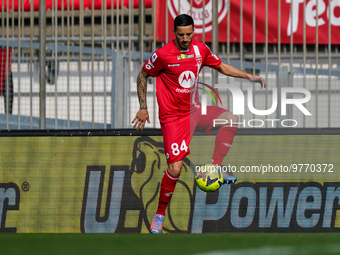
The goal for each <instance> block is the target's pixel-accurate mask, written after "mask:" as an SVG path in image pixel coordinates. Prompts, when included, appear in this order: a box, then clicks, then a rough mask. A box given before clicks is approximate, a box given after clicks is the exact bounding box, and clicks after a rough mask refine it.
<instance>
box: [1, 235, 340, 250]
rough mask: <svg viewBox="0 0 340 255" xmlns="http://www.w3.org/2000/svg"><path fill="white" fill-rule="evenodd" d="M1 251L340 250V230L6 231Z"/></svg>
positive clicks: (2, 238) (2, 237)
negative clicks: (151, 232) (87, 232)
mask: <svg viewBox="0 0 340 255" xmlns="http://www.w3.org/2000/svg"><path fill="white" fill-rule="evenodd" d="M0 250H1V254H10V255H15V254H20V255H21V254H25V255H31V254H32V255H38V254H44V255H47V254H48V255H53V254H58V255H60V254H62V255H66V254H72V255H75V254H82V255H97V254H98V255H103V254H110V255H112V254H136V255H143V254H161V255H167V254H169V255H170V254H171V255H172V254H176V255H177V254H178V255H187V254H191V255H243V254H245V255H253V254H256V255H257V254H258V255H260V254H261V255H267V254H268V255H269V254H274V255H294V254H299V255H300V254H303V255H307V254H308V255H314V254H315V255H320V254H323V255H325V254H340V233H285V234H280V233H275V234H272V233H221V234H164V235H151V234H5V233H1V234H0Z"/></svg>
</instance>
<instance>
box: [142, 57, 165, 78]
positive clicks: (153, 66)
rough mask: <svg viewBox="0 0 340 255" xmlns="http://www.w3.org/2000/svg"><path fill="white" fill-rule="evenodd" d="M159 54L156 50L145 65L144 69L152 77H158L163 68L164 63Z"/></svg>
mask: <svg viewBox="0 0 340 255" xmlns="http://www.w3.org/2000/svg"><path fill="white" fill-rule="evenodd" d="M158 54H159V52H158V51H155V52H154V53H153V54H152V55H151V57H150V58H149V59H148V60H147V61H146V62H145V63H144V65H143V71H144V72H146V73H147V74H148V75H150V76H152V77H156V76H157V75H158V73H159V71H160V70H162V69H163V63H162V60H161V58H160V57H159V56H158Z"/></svg>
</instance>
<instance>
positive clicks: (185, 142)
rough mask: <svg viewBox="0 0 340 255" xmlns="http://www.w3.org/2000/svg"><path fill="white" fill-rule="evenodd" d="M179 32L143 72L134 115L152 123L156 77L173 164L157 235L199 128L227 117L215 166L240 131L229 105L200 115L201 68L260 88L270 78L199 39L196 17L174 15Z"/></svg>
mask: <svg viewBox="0 0 340 255" xmlns="http://www.w3.org/2000/svg"><path fill="white" fill-rule="evenodd" d="M174 33H175V36H176V39H174V40H173V41H170V42H169V43H167V44H166V45H164V46H163V47H162V48H160V49H158V50H156V51H155V52H154V53H153V54H152V55H151V57H150V58H149V60H147V62H146V63H145V64H144V66H143V68H142V70H141V71H140V72H139V74H138V77H137V93H138V99H139V104H140V109H139V110H138V112H137V114H136V116H135V118H134V119H133V120H132V123H133V124H134V128H136V129H137V130H139V129H141V130H143V129H144V126H145V124H146V122H148V123H150V119H149V113H148V109H147V103H146V86H147V78H148V77H149V76H152V77H157V79H156V94H157V101H158V105H159V120H160V123H161V130H162V134H163V143H164V153H165V156H166V159H167V164H168V169H167V170H166V171H165V173H164V176H163V178H162V180H161V189H160V193H159V203H158V209H157V212H156V214H155V216H154V218H153V220H152V225H151V227H150V232H151V233H153V234H161V233H162V231H163V222H164V217H165V211H166V208H167V205H168V203H169V202H170V199H171V197H172V194H173V192H174V190H175V187H176V183H177V180H178V179H179V176H180V173H181V168H182V165H183V159H184V157H186V156H187V155H188V154H189V153H190V150H189V144H190V140H191V138H192V136H193V133H194V131H195V129H196V130H198V131H200V132H205V133H207V134H210V131H211V129H212V128H213V120H214V119H223V120H227V121H228V122H227V123H228V124H227V125H223V126H220V127H219V131H218V133H217V135H216V140H215V149H214V153H213V156H212V160H211V164H214V165H216V166H220V165H221V164H222V161H223V159H224V157H225V156H226V155H227V153H228V150H229V149H230V147H231V145H232V143H233V139H234V136H235V133H236V130H237V124H235V123H238V117H237V116H236V115H233V114H232V113H231V112H230V111H228V110H225V109H223V108H221V107H217V106H208V107H207V114H206V115H202V114H201V103H200V102H199V100H198V89H197V81H198V78H199V73H200V71H201V69H202V68H203V67H204V66H208V67H210V68H214V69H216V70H217V71H218V72H220V73H222V74H224V75H227V76H231V77H238V78H244V79H248V80H250V81H252V82H255V83H259V84H260V85H261V88H263V87H266V82H265V80H264V79H263V78H261V77H260V76H255V75H251V74H248V73H245V72H243V71H241V70H239V69H237V68H235V67H233V66H231V65H228V64H225V63H223V62H222V61H221V60H220V58H219V57H218V56H216V55H215V54H213V53H212V52H211V51H210V49H209V48H208V47H207V46H206V45H205V44H204V43H202V42H198V41H197V40H194V39H193V35H194V21H193V19H192V17H191V16H189V15H186V14H181V15H179V16H177V17H176V18H175V20H174ZM231 123H234V124H231ZM228 178H229V180H233V181H235V180H236V178H235V177H233V176H226V177H225V180H228ZM227 182H229V181H227Z"/></svg>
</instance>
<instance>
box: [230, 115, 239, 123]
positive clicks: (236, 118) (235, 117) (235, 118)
mask: <svg viewBox="0 0 340 255" xmlns="http://www.w3.org/2000/svg"><path fill="white" fill-rule="evenodd" d="M231 121H232V122H233V123H238V116H237V115H233V116H231Z"/></svg>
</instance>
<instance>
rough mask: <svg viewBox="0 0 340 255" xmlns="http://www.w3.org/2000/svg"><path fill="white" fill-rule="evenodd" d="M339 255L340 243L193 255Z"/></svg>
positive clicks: (270, 247) (197, 254) (269, 247)
mask: <svg viewBox="0 0 340 255" xmlns="http://www.w3.org/2000/svg"><path fill="white" fill-rule="evenodd" d="M316 253H320V254H324V253H328V254H332V253H334V254H340V243H331V244H322V245H321V244H320V245H303V246H265V247H258V248H247V249H237V250H226V251H211V252H205V253H195V254H193V255H249V254H251V255H272V254H275V255H307V254H316Z"/></svg>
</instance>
